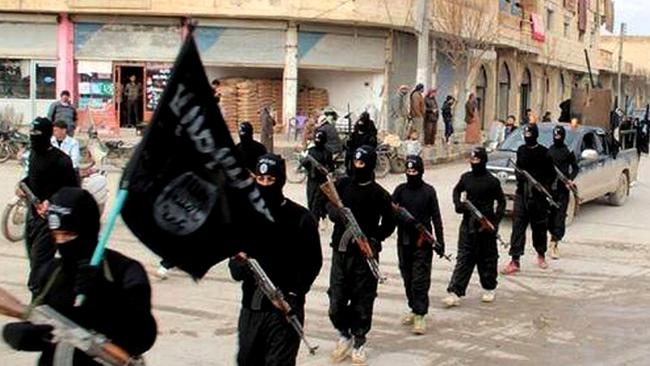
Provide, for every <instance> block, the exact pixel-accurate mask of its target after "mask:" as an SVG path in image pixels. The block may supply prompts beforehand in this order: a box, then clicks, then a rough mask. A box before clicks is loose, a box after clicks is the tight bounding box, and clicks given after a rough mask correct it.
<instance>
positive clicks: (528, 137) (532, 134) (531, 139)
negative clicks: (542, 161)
mask: <svg viewBox="0 0 650 366" xmlns="http://www.w3.org/2000/svg"><path fill="white" fill-rule="evenodd" d="M538 136H539V129H538V128H537V125H534V124H527V125H526V126H524V141H526V146H528V147H533V146H535V145H537V137H538Z"/></svg>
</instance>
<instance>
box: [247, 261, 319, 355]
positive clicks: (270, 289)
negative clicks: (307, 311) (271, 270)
mask: <svg viewBox="0 0 650 366" xmlns="http://www.w3.org/2000/svg"><path fill="white" fill-rule="evenodd" d="M235 260H241V261H243V262H244V263H246V266H247V267H248V269H249V270H250V271H251V273H252V274H253V278H255V282H256V283H257V286H258V287H259V288H260V290H262V292H263V293H264V295H265V296H266V298H267V299H269V301H271V303H272V304H273V305H274V306H275V307H276V308H278V309H279V310H280V311H282V313H283V314H284V316H285V318H286V319H287V322H289V324H291V327H293V329H294V330H295V331H296V333H298V336H299V337H300V339H301V340H302V342H303V343H304V344H305V346H307V349H308V350H309V353H310V354H312V355H315V354H316V350H317V349H318V346H313V347H312V345H311V344H310V343H309V341H308V340H307V337H306V336H305V331H304V330H303V328H302V324H300V320H298V316H297V315H296V314H295V313H294V312H293V309H291V305H289V303H288V302H287V301H286V300H285V299H284V295H283V294H282V291H281V290H280V289H279V288H277V287H276V286H275V285H274V284H273V282H272V281H271V279H270V278H269V276H268V275H267V274H266V272H264V269H262V267H261V266H260V264H259V263H258V262H257V260H256V259H254V258H249V257H246V256H241V255H239V256H237V257H235Z"/></svg>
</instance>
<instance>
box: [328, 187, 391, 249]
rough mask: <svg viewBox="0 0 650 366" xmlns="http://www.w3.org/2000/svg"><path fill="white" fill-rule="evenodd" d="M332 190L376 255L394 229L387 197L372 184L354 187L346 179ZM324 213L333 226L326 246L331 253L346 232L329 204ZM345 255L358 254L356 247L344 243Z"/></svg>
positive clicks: (338, 216)
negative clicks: (335, 191) (350, 212)
mask: <svg viewBox="0 0 650 366" xmlns="http://www.w3.org/2000/svg"><path fill="white" fill-rule="evenodd" d="M336 190H337V191H338V194H339V196H340V197H341V201H343V206H345V207H347V208H349V209H350V210H351V211H352V214H353V215H354V217H355V219H356V220H357V223H358V224H359V227H360V228H361V231H363V233H364V234H365V235H366V236H367V237H368V239H370V240H371V242H372V245H373V246H374V248H373V249H374V250H375V251H376V252H380V251H381V242H382V241H384V240H386V238H388V237H389V236H390V235H391V234H392V233H393V230H395V225H396V222H395V216H394V214H393V208H392V200H391V197H390V194H389V193H388V192H386V190H385V189H384V188H382V187H381V186H380V185H379V184H377V183H376V182H374V181H373V182H369V183H367V184H357V183H355V182H353V181H352V179H351V178H349V177H345V178H341V179H340V180H339V181H338V182H337V183H336ZM328 213H329V216H330V219H331V220H332V221H333V222H334V232H333V233H332V242H331V243H330V245H331V246H332V247H333V248H334V250H338V249H339V243H340V241H341V238H342V237H343V233H344V232H345V229H346V226H345V221H344V219H343V217H342V216H341V215H340V212H339V210H338V209H336V208H333V207H332V206H331V205H329V204H328ZM347 251H348V252H352V253H359V254H360V252H359V249H358V247H357V246H356V245H355V244H354V243H352V242H349V243H347Z"/></svg>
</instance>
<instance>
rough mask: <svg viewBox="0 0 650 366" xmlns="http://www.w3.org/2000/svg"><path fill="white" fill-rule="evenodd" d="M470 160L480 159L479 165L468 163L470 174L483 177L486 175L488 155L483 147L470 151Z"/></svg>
mask: <svg viewBox="0 0 650 366" xmlns="http://www.w3.org/2000/svg"><path fill="white" fill-rule="evenodd" d="M470 158H478V159H481V162H480V163H476V164H473V163H470V165H471V166H472V173H474V175H483V174H485V173H487V167H486V166H487V161H488V155H487V151H486V150H485V148H483V147H475V148H473V149H472V152H471V153H470Z"/></svg>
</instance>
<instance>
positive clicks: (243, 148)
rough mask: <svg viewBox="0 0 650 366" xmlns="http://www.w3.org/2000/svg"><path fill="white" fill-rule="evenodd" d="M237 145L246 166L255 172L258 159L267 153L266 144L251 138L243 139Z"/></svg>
mask: <svg viewBox="0 0 650 366" xmlns="http://www.w3.org/2000/svg"><path fill="white" fill-rule="evenodd" d="M236 147H237V149H238V150H239V153H240V154H241V157H242V159H243V161H244V166H245V167H246V168H247V169H248V170H249V171H251V172H254V171H255V167H256V165H257V159H259V158H260V156H262V155H264V154H266V148H265V147H264V145H262V144H261V143H259V142H257V141H255V140H250V141H241V142H240V143H238V144H237V146H236Z"/></svg>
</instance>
